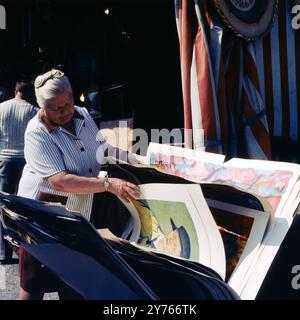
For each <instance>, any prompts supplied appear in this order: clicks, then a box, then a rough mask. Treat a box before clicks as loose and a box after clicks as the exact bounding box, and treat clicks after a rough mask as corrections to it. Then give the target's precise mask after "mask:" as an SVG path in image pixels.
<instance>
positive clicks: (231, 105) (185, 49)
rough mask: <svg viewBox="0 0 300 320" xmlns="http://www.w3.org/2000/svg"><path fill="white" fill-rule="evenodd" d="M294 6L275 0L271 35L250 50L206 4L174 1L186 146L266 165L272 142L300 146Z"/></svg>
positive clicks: (299, 39) (299, 44)
mask: <svg viewBox="0 0 300 320" xmlns="http://www.w3.org/2000/svg"><path fill="white" fill-rule="evenodd" d="M292 5H293V1H285V0H282V1H280V5H279V9H278V16H277V18H276V20H275V23H274V26H273V27H272V29H271V31H270V32H269V34H268V35H266V36H265V37H264V38H263V39H261V40H258V41H255V42H252V43H248V42H246V41H244V40H242V39H240V38H237V37H235V36H233V34H232V33H231V32H230V31H228V29H227V28H225V27H224V26H223V23H222V22H220V21H219V19H218V16H217V15H216V13H215V10H214V8H213V7H212V5H211V2H210V1H207V0H201V1H199V0H176V6H175V8H176V18H177V27H178V33H179V38H180V44H181V46H180V47H181V60H182V63H181V68H182V75H183V77H182V83H183V96H184V106H185V119H186V121H185V127H186V128H192V129H193V141H189V146H191V142H193V147H194V148H195V149H199V148H204V149H205V150H206V151H212V152H217V153H223V154H226V155H227V156H228V157H232V156H246V157H249V158H255V159H271V141H272V138H273V137H283V138H287V139H291V140H293V141H299V139H300V130H298V127H299V121H300V110H299V106H300V89H298V86H297V83H300V61H299V62H298V61H297V58H296V57H299V56H300V31H294V30H293V29H292V25H291V21H292V8H291V6H292ZM187 8H188V10H187ZM194 30H196V32H195V31H194ZM298 60H299V59H298Z"/></svg>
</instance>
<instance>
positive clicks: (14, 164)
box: [0, 82, 37, 263]
mask: <svg viewBox="0 0 300 320" xmlns="http://www.w3.org/2000/svg"><path fill="white" fill-rule="evenodd" d="M33 96H34V89H33V85H32V84H31V83H30V82H17V84H16V89H15V97H14V98H13V99H10V100H6V101H4V102H2V103H1V104H0V191H3V192H7V193H11V194H14V193H17V189H18V183H19V180H20V178H21V175H22V171H23V167H24V165H25V159H24V134H25V130H26V127H27V124H28V122H29V121H30V120H31V119H32V118H33V117H34V116H35V115H36V113H37V108H35V107H34V106H33V105H32V104H31V103H30V102H29V101H32V97H33ZM3 237H4V230H3V226H2V224H1V222H0V262H1V263H6V262H9V261H10V260H11V258H12V250H11V248H10V247H9V246H8V245H7V243H6V242H5V241H4V239H3Z"/></svg>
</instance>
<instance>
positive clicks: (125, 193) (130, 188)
mask: <svg viewBox="0 0 300 320" xmlns="http://www.w3.org/2000/svg"><path fill="white" fill-rule="evenodd" d="M108 180H109V187H108V190H107V191H109V192H111V193H113V194H115V195H116V196H118V197H120V198H122V199H123V200H125V201H126V202H130V200H134V199H138V198H139V197H140V195H141V192H140V187H139V186H137V185H135V184H133V183H131V182H128V181H125V180H122V179H117V178H109V179H108Z"/></svg>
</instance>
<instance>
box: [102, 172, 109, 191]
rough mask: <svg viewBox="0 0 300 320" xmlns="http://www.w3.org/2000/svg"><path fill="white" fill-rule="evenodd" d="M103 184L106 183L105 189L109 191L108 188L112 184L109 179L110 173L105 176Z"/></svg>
mask: <svg viewBox="0 0 300 320" xmlns="http://www.w3.org/2000/svg"><path fill="white" fill-rule="evenodd" d="M103 185H104V188H105V191H108V188H109V186H110V182H109V180H108V175H106V176H105V177H104V181H103Z"/></svg>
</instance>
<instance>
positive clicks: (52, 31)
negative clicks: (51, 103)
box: [0, 0, 183, 129]
mask: <svg viewBox="0 0 300 320" xmlns="http://www.w3.org/2000/svg"><path fill="white" fill-rule="evenodd" d="M0 4H1V5H4V6H5V8H6V15H7V23H6V30H0V46H1V50H0V86H4V87H6V88H8V90H9V92H10V94H12V93H13V88H14V84H15V81H16V80H19V79H21V78H22V79H23V78H30V79H34V77H35V76H36V75H37V74H40V73H42V72H45V71H48V70H49V69H51V68H52V67H58V68H60V69H63V70H64V71H65V72H66V74H67V75H68V76H69V78H70V80H71V83H72V86H73V90H74V98H75V102H76V104H80V101H79V97H80V95H81V93H82V92H84V91H85V90H89V89H90V88H94V87H98V88H99V89H100V91H101V90H102V91H103V92H106V93H103V98H104V99H103V102H104V103H103V104H104V105H103V107H104V108H106V109H109V110H110V111H112V108H115V112H107V113H106V114H107V118H109V117H110V118H119V117H120V118H121V117H127V116H130V115H131V114H132V112H133V114H134V120H135V127H140V128H144V129H150V128H169V129H171V128H177V127H182V126H183V112H182V97H181V80H180V61H179V43H178V36H177V30H176V21H175V14H174V13H175V9H174V1H173V0H109V1H105V0H84V1H83V0H75V1H66V0H64V1H63V0H51V1H50V0H27V1H16V0H9V1H8V0H7V1H0ZM106 7H108V8H109V9H110V14H109V15H105V14H104V9H105V8H106ZM114 87H117V88H118V89H114ZM120 97H121V100H122V104H123V106H125V112H123V113H122V114H119V109H120V108H119V107H120V106H118V104H119V103H121V102H120ZM123 111H124V110H123ZM112 114H113V115H112Z"/></svg>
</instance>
